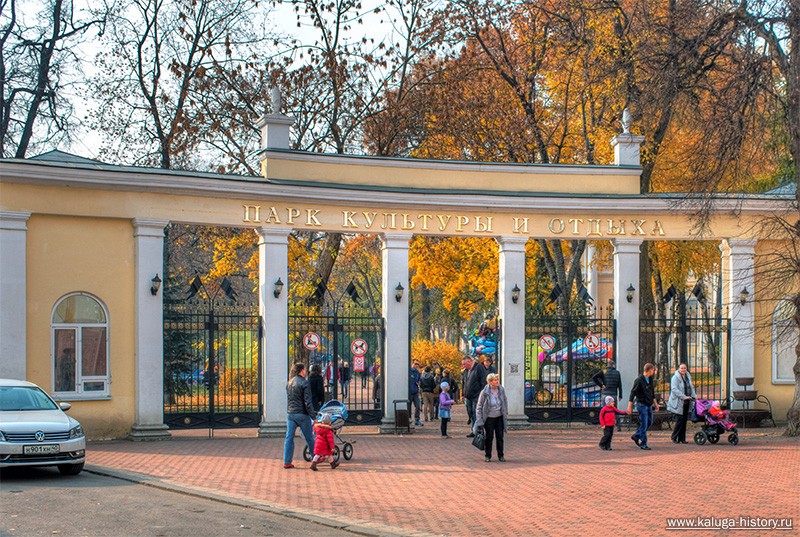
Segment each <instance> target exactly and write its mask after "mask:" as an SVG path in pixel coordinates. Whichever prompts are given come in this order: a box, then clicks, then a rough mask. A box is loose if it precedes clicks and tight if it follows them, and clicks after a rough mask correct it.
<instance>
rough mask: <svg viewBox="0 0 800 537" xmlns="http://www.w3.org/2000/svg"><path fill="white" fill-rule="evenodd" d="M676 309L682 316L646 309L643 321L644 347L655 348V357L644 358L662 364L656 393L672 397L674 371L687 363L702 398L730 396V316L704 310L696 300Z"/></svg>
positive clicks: (665, 397) (641, 324)
mask: <svg viewBox="0 0 800 537" xmlns="http://www.w3.org/2000/svg"><path fill="white" fill-rule="evenodd" d="M676 311H678V315H676V316H674V317H670V316H656V315H654V314H653V313H652V312H645V313H644V314H643V315H642V317H641V318H640V320H639V326H640V342H641V343H640V346H641V348H647V349H655V357H648V356H643V357H642V359H643V360H645V361H648V362H654V363H655V365H657V366H658V376H657V381H656V382H657V384H656V395H657V396H660V397H661V398H663V399H664V400H666V399H667V398H668V397H669V383H670V379H671V378H672V374H673V373H674V372H675V369H676V368H677V367H678V366H679V365H680V364H681V363H686V365H687V366H688V368H689V372H690V373H691V375H692V384H693V385H694V388H695V390H696V391H697V397H698V398H701V399H712V400H713V399H716V400H724V399H726V398H727V396H728V395H729V394H728V393H727V388H726V386H729V385H730V383H729V382H728V381H729V376H730V373H729V372H730V350H731V346H730V338H731V325H730V319H727V318H724V317H722V316H721V315H715V314H714V312H711V311H705V312H704V311H702V310H701V308H699V307H698V305H697V303H696V302H695V303H689V304H688V305H687V306H686V307H685V308H677V309H676ZM723 372H724V377H725V378H724V379H723Z"/></svg>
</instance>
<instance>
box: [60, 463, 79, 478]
mask: <svg viewBox="0 0 800 537" xmlns="http://www.w3.org/2000/svg"><path fill="white" fill-rule="evenodd" d="M82 470H83V463H82V462H81V463H79V464H59V465H58V471H59V472H61V475H78V474H79V473H81V471H82Z"/></svg>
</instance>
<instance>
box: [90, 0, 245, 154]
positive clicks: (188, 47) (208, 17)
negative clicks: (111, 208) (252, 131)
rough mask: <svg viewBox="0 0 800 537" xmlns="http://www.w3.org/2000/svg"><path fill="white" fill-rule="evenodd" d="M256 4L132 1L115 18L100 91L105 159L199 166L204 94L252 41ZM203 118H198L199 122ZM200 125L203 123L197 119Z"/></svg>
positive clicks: (119, 7)
mask: <svg viewBox="0 0 800 537" xmlns="http://www.w3.org/2000/svg"><path fill="white" fill-rule="evenodd" d="M254 7H255V3H254V2H253V1H252V0H234V1H222V0H180V1H177V2H165V1H164V0H126V1H123V2H120V3H119V4H117V5H116V6H115V8H114V9H113V10H112V11H111V14H110V18H109V25H110V28H109V30H110V31H109V32H107V33H106V37H105V40H104V44H105V50H104V51H103V52H101V53H100V54H99V55H98V58H97V61H98V65H99V67H100V69H101V71H100V75H99V76H98V79H97V80H96V81H95V84H94V87H93V91H94V93H95V95H96V96H97V97H98V98H99V99H100V100H101V102H102V106H100V107H98V109H97V111H96V115H95V117H94V121H95V123H96V125H97V126H98V127H99V128H100V129H101V130H102V131H104V132H105V133H107V135H108V136H109V138H110V143H108V144H107V145H106V147H104V149H103V154H105V155H107V156H110V157H112V158H113V159H114V160H116V161H123V162H125V161H129V160H130V156H129V155H131V154H132V153H134V151H132V150H133V148H139V149H140V150H141V152H140V153H139V154H140V155H141V156H140V157H138V159H137V163H141V164H152V165H157V166H159V167H161V168H175V167H183V168H187V167H192V166H193V165H194V166H195V167H197V165H198V162H197V161H194V162H193V161H192V159H193V158H195V159H197V156H196V155H193V154H192V151H193V150H194V149H196V147H197V142H198V139H199V138H200V136H201V134H202V132H203V131H202V130H201V129H200V128H199V127H200V126H202V125H203V123H204V121H203V119H204V118H203V117H202V115H201V114H200V112H199V111H198V106H197V102H198V100H199V97H198V91H201V90H202V89H203V81H204V79H205V78H206V77H209V76H212V75H213V74H214V72H215V69H214V68H215V66H217V65H220V64H229V63H232V62H233V61H234V60H235V58H234V53H235V52H240V51H239V47H241V46H244V44H245V43H246V42H247V41H248V40H250V36H249V35H248V34H247V32H246V31H245V29H246V27H247V24H248V23H249V22H250V17H251V14H252V12H253V9H254ZM198 116H199V117H198ZM198 119H199V120H200V121H197V120H198Z"/></svg>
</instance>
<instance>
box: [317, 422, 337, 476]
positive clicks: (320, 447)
mask: <svg viewBox="0 0 800 537" xmlns="http://www.w3.org/2000/svg"><path fill="white" fill-rule="evenodd" d="M331 421H332V420H331V415H330V414H323V415H322V417H321V418H320V419H319V420H317V421H316V422H315V423H314V433H315V434H316V437H317V438H316V440H315V441H314V459H313V460H312V461H311V469H312V470H314V471H315V472H316V471H317V464H318V463H319V462H320V461H323V462H324V461H325V460H326V459H327V458H328V457H330V459H331V468H336V467H337V466H339V461H335V460H333V447H334V440H333V429H332V428H331Z"/></svg>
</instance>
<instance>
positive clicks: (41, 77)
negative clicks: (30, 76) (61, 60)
mask: <svg viewBox="0 0 800 537" xmlns="http://www.w3.org/2000/svg"><path fill="white" fill-rule="evenodd" d="M61 21H62V15H61V0H56V1H55V2H54V4H53V34H52V37H51V38H50V39H49V40H45V41H43V42H42V48H41V52H40V54H39V72H38V73H37V76H36V92H35V93H34V94H33V97H32V98H31V107H30V108H29V109H28V117H27V118H26V119H25V127H24V128H23V129H22V135H21V136H20V139H19V145H18V146H17V153H16V155H14V157H15V158H25V153H26V152H27V151H28V144H30V141H31V137H32V136H33V124H34V123H35V122H36V117H37V116H38V115H39V106H41V104H42V101H44V98H45V93H46V92H47V86H48V81H49V74H50V62H51V61H52V59H53V50H54V49H55V46H56V42H57V41H58V38H59V35H58V34H59V32H60V31H61Z"/></svg>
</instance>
